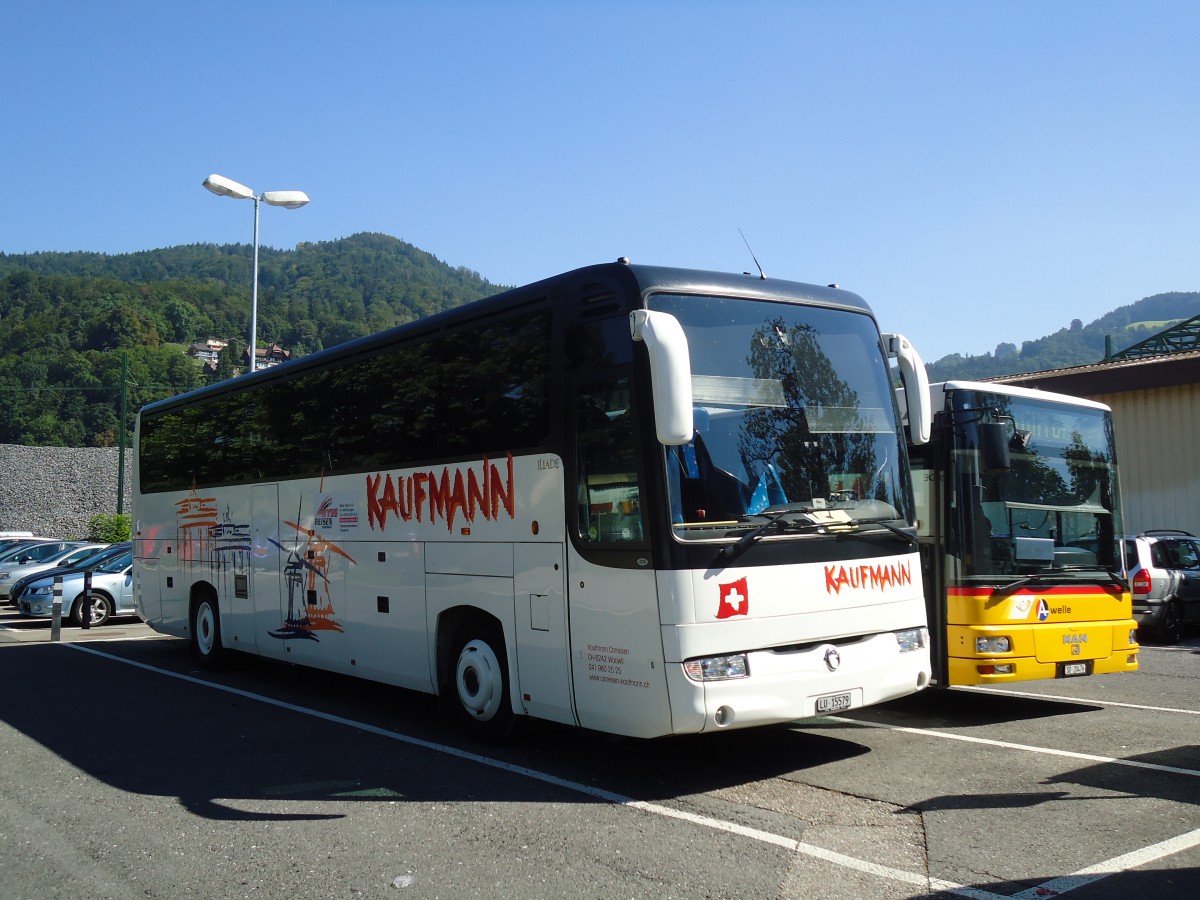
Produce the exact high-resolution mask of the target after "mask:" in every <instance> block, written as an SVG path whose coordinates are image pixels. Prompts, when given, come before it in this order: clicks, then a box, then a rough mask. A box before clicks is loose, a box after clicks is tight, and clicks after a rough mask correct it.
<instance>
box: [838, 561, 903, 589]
mask: <svg viewBox="0 0 1200 900" xmlns="http://www.w3.org/2000/svg"><path fill="white" fill-rule="evenodd" d="M911 584H912V563H907V562H902V563H892V564H890V565H877V566H826V567H825V593H827V594H841V592H842V589H843V588H846V589H848V590H852V591H886V590H889V589H891V588H898V587H904V586H906V585H911Z"/></svg>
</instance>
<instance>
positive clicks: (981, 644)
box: [975, 637, 1012, 653]
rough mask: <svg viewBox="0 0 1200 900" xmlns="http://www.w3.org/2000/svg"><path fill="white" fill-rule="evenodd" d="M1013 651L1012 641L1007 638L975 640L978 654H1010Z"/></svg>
mask: <svg viewBox="0 0 1200 900" xmlns="http://www.w3.org/2000/svg"><path fill="white" fill-rule="evenodd" d="M1011 651H1012V641H1010V640H1009V639H1008V638H1006V637H981V638H975V652H976V653H1009V652H1011Z"/></svg>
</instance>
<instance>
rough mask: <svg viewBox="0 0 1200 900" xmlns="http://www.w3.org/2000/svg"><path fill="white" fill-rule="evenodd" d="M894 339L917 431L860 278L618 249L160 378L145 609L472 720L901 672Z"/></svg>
mask: <svg viewBox="0 0 1200 900" xmlns="http://www.w3.org/2000/svg"><path fill="white" fill-rule="evenodd" d="M889 357H893V358H896V359H897V360H898V364H899V368H900V371H901V374H902V376H904V377H905V380H906V384H908V386H909V387H910V390H908V391H907V396H908V397H917V398H923V399H924V401H925V405H924V406H922V403H921V401H917V402H915V403H914V404H913V406H914V408H913V409H910V410H908V414H909V422H910V425H909V427H910V429H912V430H914V431H916V432H920V431H922V430H924V431H925V434H926V435H927V434H928V427H929V409H928V404H927V398H928V389H927V384H926V382H925V381H924V367H923V366H922V365H921V363H920V358H919V357H918V356H917V355H916V353H915V351H913V350H912V348H911V346H910V345H909V344H908V342H907V341H905V340H904V339H903V338H902V337H900V336H899V335H881V334H880V332H879V329H878V326H877V325H876V322H875V319H874V317H873V315H872V313H871V311H870V309H869V308H868V306H867V305H866V304H865V303H864V302H863V300H862V299H861V298H859V297H857V296H856V295H854V294H851V293H848V292H846V291H841V290H837V289H835V288H825V287H816V286H811V285H803V284H795V283H788V282H781V281H769V280H765V279H759V278H751V277H749V276H733V275H720V274H714V273H710V272H699V271H690V270H681V269H667V268H655V267H648V266H636V265H630V264H629V263H628V261H626V260H624V259H622V260H619V261H617V262H616V263H612V264H606V265H598V266H592V267H589V268H584V269H580V270H577V271H574V272H569V273H567V274H564V275H560V276H557V277H554V278H550V279H547V280H545V281H541V282H538V283H536V284H532V285H529V286H526V287H522V288H518V289H515V290H511V291H507V292H505V293H502V294H499V295H497V296H495V297H492V298H489V299H487V300H481V301H478V302H476V303H472V304H469V305H467V306H463V307H461V308H458V309H455V310H451V311H448V312H445V313H442V314H439V315H436V316H432V317H430V318H428V319H423V320H421V321H418V322H414V323H411V324H407V325H403V326H399V327H397V328H394V329H391V330H389V331H385V332H381V333H379V334H376V335H373V336H370V337H366V338H362V339H359V340H356V341H352V342H349V343H346V344H343V345H340V346H337V347H333V348H330V349H328V350H325V351H321V352H319V353H315V354H312V355H311V356H307V357H304V358H302V359H299V360H295V361H293V362H290V363H287V364H284V365H282V366H278V367H275V368H272V369H268V370H265V371H260V372H257V373H255V374H251V375H246V376H243V377H240V378H236V379H232V380H229V381H226V382H222V383H220V384H216V385H213V386H210V387H206V388H202V389H200V390H196V391H193V392H190V393H187V394H183V395H180V396H178V397H173V398H170V399H167V400H163V401H161V402H158V403H154V404H151V405H148V406H147V407H145V408H144V409H143V410H142V411H141V413H140V415H139V419H138V425H137V436H136V477H135V486H134V514H135V523H136V524H135V527H134V532H135V533H134V547H135V561H134V575H135V583H136V587H135V590H136V595H137V602H138V609H139V612H140V614H141V616H142V617H143V618H144V619H145V620H146V621H147V622H148V623H149V624H150V625H151V626H152V627H153V628H155V629H156V630H158V631H160V632H163V633H166V634H171V635H178V636H181V637H187V638H188V639H189V640H190V644H191V647H192V650H193V652H194V653H195V654H196V655H197V657H198V658H199V660H200V662H201V663H202V664H204V665H207V666H215V665H217V664H219V663H220V662H221V661H222V658H223V657H224V656H225V655H226V654H227V653H228V652H229V651H241V652H245V653H251V654H258V655H261V656H266V657H271V658H274V659H277V660H284V661H287V662H293V663H297V664H302V665H306V666H313V667H316V668H320V669H326V670H330V671H336V672H341V673H346V674H351V675H357V676H360V677H363V678H368V679H373V680H376V681H380V682H385V683H388V684H393V685H398V686H400V687H403V688H408V689H412V690H417V691H425V692H429V693H433V694H437V695H438V696H439V697H440V698H442V700H443V702H444V703H445V705H446V708H447V711H448V712H449V713H450V714H451V715H452V716H454V717H455V718H457V719H458V721H459V722H460V723H461V725H462V726H463V727H464V728H465V729H466V730H467V731H468V732H470V733H474V734H476V735H478V736H480V737H497V736H502V735H504V734H506V733H507V732H508V731H509V730H510V728H511V727H512V724H513V723H514V722H515V721H516V720H517V719H518V718H519V717H521V716H530V717H538V718H542V719H547V720H552V721H555V722H562V723H568V724H572V725H576V726H580V727H584V728H589V729H596V730H600V731H605V732H611V733H615V734H621V735H629V736H636V737H655V736H661V735H668V734H682V733H695V732H707V731H717V730H721V729H729V728H742V727H747V726H754V725H762V724H768V723H778V722H786V721H790V720H794V719H798V718H803V717H808V716H813V715H819V714H824V713H830V712H839V711H843V710H847V709H852V708H856V707H859V706H864V705H867V704H871V703H877V702H881V701H885V700H890V699H893V698H896V697H901V696H904V695H905V694H909V693H911V692H913V691H916V690H919V689H921V688H923V687H925V685H926V684H928V683H929V680H930V656H929V647H928V632H927V630H926V612H925V602H924V596H923V592H922V584H921V567H920V562H919V559H918V555H917V549H916V540H915V537H914V523H915V520H914V501H913V493H912V485H911V482H910V477H909V468H908V461H907V455H906V441H905V435H904V433H903V432H902V431H901V428H900V424H899V422H900V418H899V415H898V411H897V407H896V399H895V395H894V392H893V390H892V387H893V385H892V379H891V368H890V365H889V362H888V358H889ZM909 382H911V384H909ZM917 382H920V384H918V383H917ZM910 402H911V401H910Z"/></svg>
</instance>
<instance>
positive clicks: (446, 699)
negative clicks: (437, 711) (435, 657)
mask: <svg viewBox="0 0 1200 900" xmlns="http://www.w3.org/2000/svg"><path fill="white" fill-rule="evenodd" d="M450 662H451V666H452V668H451V671H450V673H449V674H450V677H451V679H452V680H451V683H450V684H449V685H448V686H447V687H448V689H446V690H443V691H442V699H443V703H444V708H445V710H446V712H447V713H448V714H449V716H450V718H451V720H452V721H453V723H454V724H455V725H456V726H457V727H458V728H459V729H460V730H461V731H463V732H464V733H466V734H467V735H469V736H471V737H474V738H478V739H481V740H489V741H495V740H502V739H504V738H506V737H508V736H509V735H510V734H511V733H512V730H513V726H514V725H515V717H514V716H513V711H512V701H511V700H510V699H509V696H508V665H507V662H506V660H505V652H504V638H503V634H502V633H501V631H500V629H499V628H497V627H495V626H490V625H487V624H485V623H482V622H468V623H466V624H465V625H464V626H462V627H461V628H460V629H459V631H458V634H457V635H456V636H455V640H454V643H453V645H452V647H451V655H450Z"/></svg>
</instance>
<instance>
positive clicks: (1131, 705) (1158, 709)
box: [956, 687, 1200, 716]
mask: <svg viewBox="0 0 1200 900" xmlns="http://www.w3.org/2000/svg"><path fill="white" fill-rule="evenodd" d="M956 690H962V691H972V692H975V693H980V694H1011V695H1012V696H1014V697H1033V698H1035V699H1038V700H1065V701H1066V702H1068V703H1094V704H1096V705H1097V706H1123V707H1125V708H1126V709H1143V710H1146V711H1148V712H1169V713H1183V714H1184V715H1185V716H1200V709H1180V708H1178V707H1174V706H1144V705H1143V704H1141V703H1119V702H1118V701H1116V700H1092V699H1090V698H1087V697H1062V696H1059V695H1057V694H1036V693H1034V692H1032V691H1008V690H1005V689H1004V688H987V687H962V688H956Z"/></svg>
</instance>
